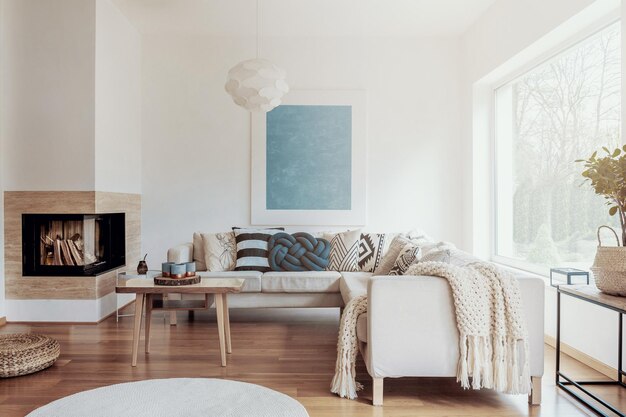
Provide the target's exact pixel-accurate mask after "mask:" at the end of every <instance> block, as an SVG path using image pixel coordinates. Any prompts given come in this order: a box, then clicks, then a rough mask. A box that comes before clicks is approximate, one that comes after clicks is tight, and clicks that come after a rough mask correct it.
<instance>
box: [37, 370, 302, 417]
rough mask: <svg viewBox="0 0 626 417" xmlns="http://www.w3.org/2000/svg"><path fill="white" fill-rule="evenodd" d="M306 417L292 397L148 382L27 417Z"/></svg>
mask: <svg viewBox="0 0 626 417" xmlns="http://www.w3.org/2000/svg"><path fill="white" fill-rule="evenodd" d="M52 416H54V417H60V416H63V417H85V416H90V417H105V416H106V417H111V416H115V417H122V416H133V417H178V416H180V417H183V416H184V417H231V416H232V417H308V413H307V412H306V410H305V408H304V407H303V406H302V404H300V403H299V402H298V401H296V400H294V399H293V398H291V397H289V396H287V395H285V394H281V393H280V392H276V391H273V390H271V389H269V388H265V387H262V386H259V385H254V384H248V383H245V382H238V381H228V380H224V379H204V378H171V379H150V380H147V381H138V382H128V383H125V384H116V385H109V386H107V387H102V388H96V389H93V390H89V391H83V392H79V393H78V394H74V395H70V396H68V397H64V398H61V399H59V400H56V401H54V402H51V403H50V404H48V405H45V406H43V407H41V408H38V409H36V410H35V411H33V412H32V413H30V414H29V415H28V417H52Z"/></svg>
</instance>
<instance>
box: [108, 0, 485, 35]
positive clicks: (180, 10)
mask: <svg viewBox="0 0 626 417" xmlns="http://www.w3.org/2000/svg"><path fill="white" fill-rule="evenodd" d="M112 1H113V3H115V4H116V5H117V6H118V7H119V9H120V10H121V11H122V12H123V13H124V14H125V15H126V16H128V18H129V19H130V21H131V22H132V23H133V25H134V26H135V27H136V28H137V29H138V30H139V31H140V32H141V33H144V34H152V33H166V34H167V33H172V34H173V33H179V34H203V35H215V36H253V35H254V34H255V30H256V29H255V28H256V4H257V2H256V0H112ZM495 1H497V0H262V1H261V2H260V4H261V7H260V16H261V22H262V28H261V33H262V35H263V36H363V35H364V34H369V35H378V36H455V35H459V34H461V33H463V32H465V30H467V29H468V28H469V27H470V25H471V24H472V23H473V22H475V21H476V19H477V18H478V17H479V16H480V15H481V14H483V13H484V12H485V11H486V10H487V9H488V8H489V6H491V5H492V4H493V3H495Z"/></svg>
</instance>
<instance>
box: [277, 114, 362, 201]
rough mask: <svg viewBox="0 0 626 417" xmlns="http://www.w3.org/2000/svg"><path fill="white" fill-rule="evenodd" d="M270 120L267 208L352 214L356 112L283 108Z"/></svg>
mask: <svg viewBox="0 0 626 417" xmlns="http://www.w3.org/2000/svg"><path fill="white" fill-rule="evenodd" d="M266 117H267V119H266V126H267V128H266V129H267V130H266V152H267V155H266V164H267V165H266V175H267V178H266V193H267V196H266V206H267V207H266V209H267V210H350V209H351V202H352V196H351V185H352V107H351V106H346V105H328V106H324V105H281V106H278V107H276V108H275V109H274V110H272V111H271V112H269V113H267V116H266Z"/></svg>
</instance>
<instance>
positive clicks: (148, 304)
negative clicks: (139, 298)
mask: <svg viewBox="0 0 626 417" xmlns="http://www.w3.org/2000/svg"><path fill="white" fill-rule="evenodd" d="M145 304H146V322H145V324H144V327H145V328H146V337H145V339H146V353H150V323H151V322H152V294H146V300H145Z"/></svg>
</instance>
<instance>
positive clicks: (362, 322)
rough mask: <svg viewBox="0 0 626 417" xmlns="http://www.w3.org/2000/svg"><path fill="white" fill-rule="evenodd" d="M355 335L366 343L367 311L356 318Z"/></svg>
mask: <svg viewBox="0 0 626 417" xmlns="http://www.w3.org/2000/svg"><path fill="white" fill-rule="evenodd" d="M356 337H357V339H359V340H360V341H361V342H363V343H367V313H363V314H361V315H360V316H359V318H358V319H357V320H356Z"/></svg>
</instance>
